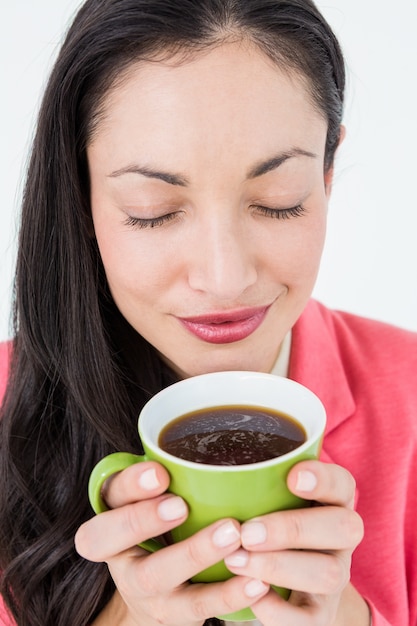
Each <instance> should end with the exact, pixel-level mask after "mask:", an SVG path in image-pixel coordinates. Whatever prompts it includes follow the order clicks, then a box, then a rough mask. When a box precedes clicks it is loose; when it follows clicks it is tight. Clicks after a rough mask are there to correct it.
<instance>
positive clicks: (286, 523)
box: [225, 461, 370, 626]
mask: <svg viewBox="0 0 417 626" xmlns="http://www.w3.org/2000/svg"><path fill="white" fill-rule="evenodd" d="M288 486H289V488H290V490H291V491H292V492H294V493H296V494H297V495H299V496H301V497H303V498H306V499H309V500H312V501H315V502H317V503H320V504H321V505H322V506H313V507H309V508H305V509H297V510H291V511H281V512H278V513H271V514H269V515H265V516H263V517H260V518H257V519H254V520H251V521H249V522H246V523H245V524H242V527H241V538H242V548H240V549H239V550H237V551H236V552H235V553H233V554H232V555H229V556H227V557H226V559H225V562H226V565H227V566H228V568H229V569H230V571H231V572H233V573H235V574H238V575H241V576H248V577H251V578H255V579H260V580H263V581H265V582H267V583H269V584H271V585H276V586H278V587H285V588H288V589H292V590H293V591H292V593H291V595H290V599H289V601H288V602H287V601H285V600H283V599H282V598H280V596H278V594H277V593H275V592H274V591H273V590H272V589H271V590H270V592H269V593H268V594H267V595H265V596H264V597H263V598H262V599H260V600H258V601H256V602H255V603H254V604H252V610H253V612H254V613H255V615H256V616H257V618H258V619H259V620H260V621H261V622H262V624H263V625H264V626H276V625H277V624H291V625H292V626H313V625H315V624H320V625H323V626H336V625H337V626H339V625H342V624H346V625H347V624H349V625H352V624H355V626H362V625H364V626H368V625H369V622H370V618H369V609H368V606H367V604H366V602H365V601H364V600H363V599H362V598H361V597H360V595H359V594H358V593H357V592H356V591H355V590H354V589H353V587H352V586H351V585H350V584H349V578H350V563H351V556H352V552H353V550H354V549H355V548H356V546H357V545H358V544H359V543H360V541H361V540H362V537H363V524H362V520H361V518H360V517H359V515H358V514H357V513H355V512H354V511H353V502H354V496H355V483H354V480H353V478H352V476H351V475H350V474H349V472H347V471H346V470H345V469H343V468H341V467H339V466H337V465H329V464H324V463H320V462H318V461H304V462H302V463H299V464H298V465H296V466H295V467H293V468H292V470H291V472H290V473H289V476H288Z"/></svg>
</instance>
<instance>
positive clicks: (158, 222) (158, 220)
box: [124, 211, 178, 229]
mask: <svg viewBox="0 0 417 626" xmlns="http://www.w3.org/2000/svg"><path fill="white" fill-rule="evenodd" d="M177 216H178V212H177V211H173V212H172V213H166V215H160V216H159V217H149V218H143V217H133V216H131V215H129V216H128V217H127V219H126V220H125V221H124V225H125V226H129V227H131V228H138V229H142V228H157V227H158V226H163V225H164V224H167V223H168V222H170V221H171V220H173V219H175V218H176V217H177Z"/></svg>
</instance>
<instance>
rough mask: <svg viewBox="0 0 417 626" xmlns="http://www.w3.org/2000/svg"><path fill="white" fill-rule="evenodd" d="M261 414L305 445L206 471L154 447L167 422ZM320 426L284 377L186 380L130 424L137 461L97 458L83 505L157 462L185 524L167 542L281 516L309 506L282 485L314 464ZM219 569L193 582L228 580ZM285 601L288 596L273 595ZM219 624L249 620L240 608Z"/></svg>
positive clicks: (320, 416) (321, 417) (240, 374)
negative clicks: (201, 414)
mask: <svg viewBox="0 0 417 626" xmlns="http://www.w3.org/2000/svg"><path fill="white" fill-rule="evenodd" d="M236 405H239V406H242V405H244V406H247V407H257V408H259V407H264V408H266V409H272V410H273V411H278V412H281V413H284V414H286V415H288V416H291V417H292V418H293V419H294V420H295V421H296V422H298V423H299V424H300V425H301V426H302V427H303V428H304V430H305V434H306V440H305V441H304V443H302V444H301V445H299V447H297V448H295V449H294V450H292V451H291V452H288V453H286V454H283V455H281V456H278V457H276V458H273V459H270V460H267V461H261V462H258V463H251V464H246V465H209V464H201V463H195V462H192V461H186V460H183V459H180V458H178V457H176V456H173V455H171V454H169V453H167V452H165V451H164V450H162V449H161V448H160V447H159V444H158V439H159V434H160V432H161V430H162V429H163V428H164V427H165V426H166V425H167V424H168V423H170V422H171V421H172V420H174V419H176V418H178V417H180V416H182V415H184V414H187V413H190V412H193V411H197V410H201V409H205V408H210V407H220V406H221V407H224V406H236ZM325 423H326V413H325V409H324V407H323V404H322V403H321V401H320V400H319V398H318V397H317V396H316V395H315V394H314V393H313V392H312V391H310V390H309V389H307V388H306V387H304V386H302V385H300V384H299V383H296V382H295V381H292V380H290V379H287V378H283V377H279V376H275V375H272V374H263V373H258V372H245V371H235V372H233V371H229V372H215V373H210V374H203V375H201V376H195V377H192V378H187V379H185V380H182V381H180V382H178V383H175V384H173V385H171V386H169V387H167V388H166V389H163V390H162V391H160V392H159V393H157V394H156V395H155V396H154V397H153V398H152V399H151V400H149V402H147V404H146V405H145V406H144V407H143V409H142V411H141V413H140V415H139V421H138V430H139V436H140V439H141V441H142V445H143V448H144V451H145V454H144V455H143V456H137V455H134V454H129V453H124V452H116V453H115V454H111V455H109V456H107V457H105V458H104V459H102V460H101V461H100V462H99V463H98V464H97V466H96V467H95V468H94V470H93V472H92V474H91V477H90V482H89V498H90V502H91V505H92V507H93V509H94V511H95V512H96V513H101V512H103V511H105V510H107V507H106V504H105V503H104V501H103V499H102V496H101V490H102V487H103V484H104V482H105V481H106V480H107V479H108V478H109V477H110V476H112V475H113V474H115V473H116V472H119V471H121V470H123V469H125V468H126V467H128V466H129V465H133V464H134V463H140V462H142V461H149V460H152V461H157V462H159V463H161V464H162V465H163V466H164V467H165V468H166V469H167V470H168V472H169V474H170V478H171V480H170V485H169V491H170V492H171V493H174V494H176V495H178V496H181V497H182V498H183V499H184V500H185V501H186V502H187V505H188V508H189V515H188V517H187V519H186V521H185V522H184V523H183V524H181V525H180V526H178V527H177V528H174V529H173V530H172V531H171V535H172V539H173V541H174V542H178V541H182V540H183V539H186V538H187V537H190V536H191V535H193V534H194V533H195V532H197V531H198V530H201V529H202V528H204V527H206V526H208V525H209V524H211V523H212V522H215V521H217V520H219V519H222V518H226V517H232V518H234V519H237V520H238V521H239V522H244V521H247V520H249V519H252V518H253V517H257V516H260V515H264V514H266V513H271V512H273V511H278V510H283V509H293V508H299V507H303V506H307V505H309V502H308V501H306V500H303V499H301V498H299V497H297V496H295V495H294V494H292V493H291V492H290V491H289V490H288V488H287V484H286V478H287V474H288V472H289V470H290V469H291V467H292V466H293V465H294V464H295V463H298V462H299V461H302V460H305V459H315V458H317V457H318V455H319V452H320V448H321V442H322V438H323V433H324V428H325ZM140 545H141V546H142V547H143V548H145V549H147V550H148V551H150V552H154V551H155V550H158V549H160V548H162V547H163V546H162V545H161V544H159V543H158V542H157V541H156V540H155V539H150V540H148V541H146V542H144V543H142V544H140ZM231 576H232V574H231V572H230V571H229V570H228V569H227V568H226V566H225V564H224V562H223V561H222V562H220V563H217V564H215V565H213V566H212V567H209V568H207V569H206V570H204V571H203V572H200V573H199V574H198V575H196V576H195V577H194V578H193V581H194V582H214V581H222V580H226V579H228V578H230V577H231ZM276 591H277V592H278V593H279V594H280V595H281V596H283V597H285V598H287V597H288V595H289V591H288V590H286V589H281V588H276ZM221 619H228V620H236V621H250V620H252V619H254V615H253V613H252V611H251V609H250V608H249V607H248V608H246V609H243V610H241V611H237V612H235V613H233V614H230V615H227V616H222V617H221Z"/></svg>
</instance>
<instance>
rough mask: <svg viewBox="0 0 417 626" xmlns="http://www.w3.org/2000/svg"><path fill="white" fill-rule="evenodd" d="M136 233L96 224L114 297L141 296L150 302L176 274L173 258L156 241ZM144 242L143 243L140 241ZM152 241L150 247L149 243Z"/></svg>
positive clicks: (101, 252)
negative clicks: (149, 240)
mask: <svg viewBox="0 0 417 626" xmlns="http://www.w3.org/2000/svg"><path fill="white" fill-rule="evenodd" d="M139 234H140V233H136V232H135V231H131V232H126V230H125V229H124V228H123V229H120V231H117V230H116V229H114V228H107V226H105V225H102V226H101V227H100V225H97V228H96V238H97V243H98V247H99V250H100V255H101V258H102V262H103V266H104V270H105V273H106V277H107V281H108V284H109V287H110V290H111V292H112V294H113V297H114V298H115V300H116V301H117V300H118V299H119V298H120V297H129V296H132V297H133V296H136V297H137V296H140V299H141V300H143V301H145V300H150V299H152V298H153V297H154V296H155V294H157V293H159V292H161V291H164V290H166V288H167V286H168V285H169V284H170V282H172V280H173V275H174V273H175V265H174V263H173V259H172V258H171V256H170V255H169V254H168V253H167V249H166V246H160V245H158V243H157V242H155V241H154V239H155V238H150V237H148V238H145V237H143V238H142V237H139ZM140 239H144V240H145V241H140ZM148 239H152V240H153V242H152V244H149V243H148V241H147V240H148Z"/></svg>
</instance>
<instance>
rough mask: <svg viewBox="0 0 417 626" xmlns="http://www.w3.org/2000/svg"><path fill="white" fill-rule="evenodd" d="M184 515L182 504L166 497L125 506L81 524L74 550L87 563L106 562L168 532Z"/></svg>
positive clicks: (179, 522) (186, 512)
mask: <svg viewBox="0 0 417 626" xmlns="http://www.w3.org/2000/svg"><path fill="white" fill-rule="evenodd" d="M187 515H188V509H187V505H186V504H185V502H184V500H182V498H180V497H178V496H173V495H170V494H163V495H162V496H158V497H156V498H152V499H150V500H144V501H143V502H135V503H134V504H127V505H126V506H122V507H120V508H117V509H113V510H110V511H106V512H105V513H100V514H99V515H96V516H95V517H93V518H92V519H91V520H89V521H88V522H86V523H84V524H83V525H82V526H81V527H80V528H79V529H78V531H77V533H76V535H75V547H76V549H77V552H78V553H79V554H80V555H81V556H83V557H84V558H86V559H88V560H90V561H95V562H101V561H108V560H109V559H111V558H113V557H115V556H116V555H118V554H120V553H121V552H124V551H125V550H128V549H129V548H131V547H132V546H135V545H136V544H139V543H141V542H142V541H146V540H147V539H149V538H151V537H158V536H159V535H163V534H164V533H166V532H168V531H170V530H172V528H174V527H175V526H178V525H179V524H181V523H182V522H183V521H185V519H186V517H187Z"/></svg>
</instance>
